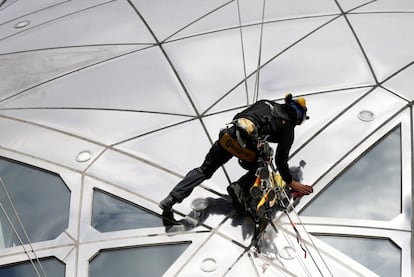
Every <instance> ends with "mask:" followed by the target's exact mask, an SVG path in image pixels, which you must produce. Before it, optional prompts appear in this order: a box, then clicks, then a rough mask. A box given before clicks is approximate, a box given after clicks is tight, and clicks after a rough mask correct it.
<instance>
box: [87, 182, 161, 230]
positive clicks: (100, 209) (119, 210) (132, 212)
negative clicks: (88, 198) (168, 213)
mask: <svg viewBox="0 0 414 277" xmlns="http://www.w3.org/2000/svg"><path fill="white" fill-rule="evenodd" d="M91 225H92V226H93V227H94V228H95V229H96V230H98V231H100V232H112V231H119V230H127V229H137V228H149V227H159V226H163V225H162V219H161V218H160V217H158V216H156V215H155V213H153V212H150V211H147V210H145V209H144V208H142V207H139V206H138V205H136V204H134V203H131V202H127V201H126V200H123V199H121V198H119V197H116V196H114V195H110V194H109V193H106V192H103V191H101V190H97V189H95V190H94V193H93V203H92V223H91Z"/></svg>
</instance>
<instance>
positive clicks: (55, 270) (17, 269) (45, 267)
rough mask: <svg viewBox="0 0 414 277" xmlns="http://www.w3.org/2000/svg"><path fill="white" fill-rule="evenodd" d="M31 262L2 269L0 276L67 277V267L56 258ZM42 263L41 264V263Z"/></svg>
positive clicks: (2, 267) (0, 268)
mask: <svg viewBox="0 0 414 277" xmlns="http://www.w3.org/2000/svg"><path fill="white" fill-rule="evenodd" d="M32 262H33V264H32V263H31V262H24V263H18V264H13V265H5V266H1V267H0V276H7V277H27V276H53V277H60V276H62V277H63V276H65V265H64V264H63V263H62V262H60V261H59V260H57V259H55V258H42V259H39V260H33V261H32ZM39 262H40V263H39Z"/></svg>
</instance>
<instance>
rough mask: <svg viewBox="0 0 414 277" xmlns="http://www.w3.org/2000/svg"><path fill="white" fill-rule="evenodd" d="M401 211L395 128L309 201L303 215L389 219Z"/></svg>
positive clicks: (398, 140) (398, 136) (397, 130)
mask: <svg viewBox="0 0 414 277" xmlns="http://www.w3.org/2000/svg"><path fill="white" fill-rule="evenodd" d="M400 212H401V129H400V127H398V128H395V129H394V130H393V131H391V132H390V133H389V134H388V135H387V136H386V137H385V138H383V139H382V140H381V141H379V142H378V144H377V145H375V146H374V147H373V148H371V149H370V150H369V151H368V152H367V153H366V154H365V155H364V156H363V157H361V158H360V159H359V160H358V161H356V162H355V163H354V164H353V165H352V166H351V167H350V168H349V169H348V170H347V171H346V172H344V173H343V174H342V175H341V176H339V178H338V179H336V180H335V181H334V182H333V183H332V184H331V185H329V187H328V188H327V189H326V191H325V192H323V193H322V194H321V195H319V196H318V197H317V198H316V199H315V200H314V201H313V202H311V204H310V205H309V206H308V207H307V208H305V210H304V211H302V212H301V215H304V216H326V217H344V218H355V219H376V220H391V219H392V218H394V217H395V216H397V215H398V214H400Z"/></svg>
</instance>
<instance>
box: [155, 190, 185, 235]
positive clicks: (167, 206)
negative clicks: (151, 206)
mask: <svg viewBox="0 0 414 277" xmlns="http://www.w3.org/2000/svg"><path fill="white" fill-rule="evenodd" d="M175 203H177V201H176V200H175V199H174V197H172V196H171V195H168V196H167V197H166V198H165V199H163V200H161V202H160V205H159V206H160V208H161V209H162V224H164V226H166V227H167V226H172V225H179V224H181V223H180V222H178V221H177V220H175V218H174V213H173V212H172V206H173V205H174V204H175Z"/></svg>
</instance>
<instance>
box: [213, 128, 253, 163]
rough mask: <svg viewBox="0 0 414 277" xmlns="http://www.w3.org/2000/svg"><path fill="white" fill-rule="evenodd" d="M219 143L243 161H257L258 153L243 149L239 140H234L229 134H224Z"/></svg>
mask: <svg viewBox="0 0 414 277" xmlns="http://www.w3.org/2000/svg"><path fill="white" fill-rule="evenodd" d="M219 143H220V145H221V146H222V147H223V148H224V149H226V151H227V152H229V153H230V154H232V155H233V156H236V157H237V158H239V159H241V160H243V161H246V162H254V161H255V160H256V155H257V153H256V152H255V151H253V150H250V149H249V148H247V147H241V146H240V144H239V142H238V141H237V139H234V138H232V136H231V135H230V134H229V133H227V132H224V134H223V135H222V137H221V138H220V140H219Z"/></svg>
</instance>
